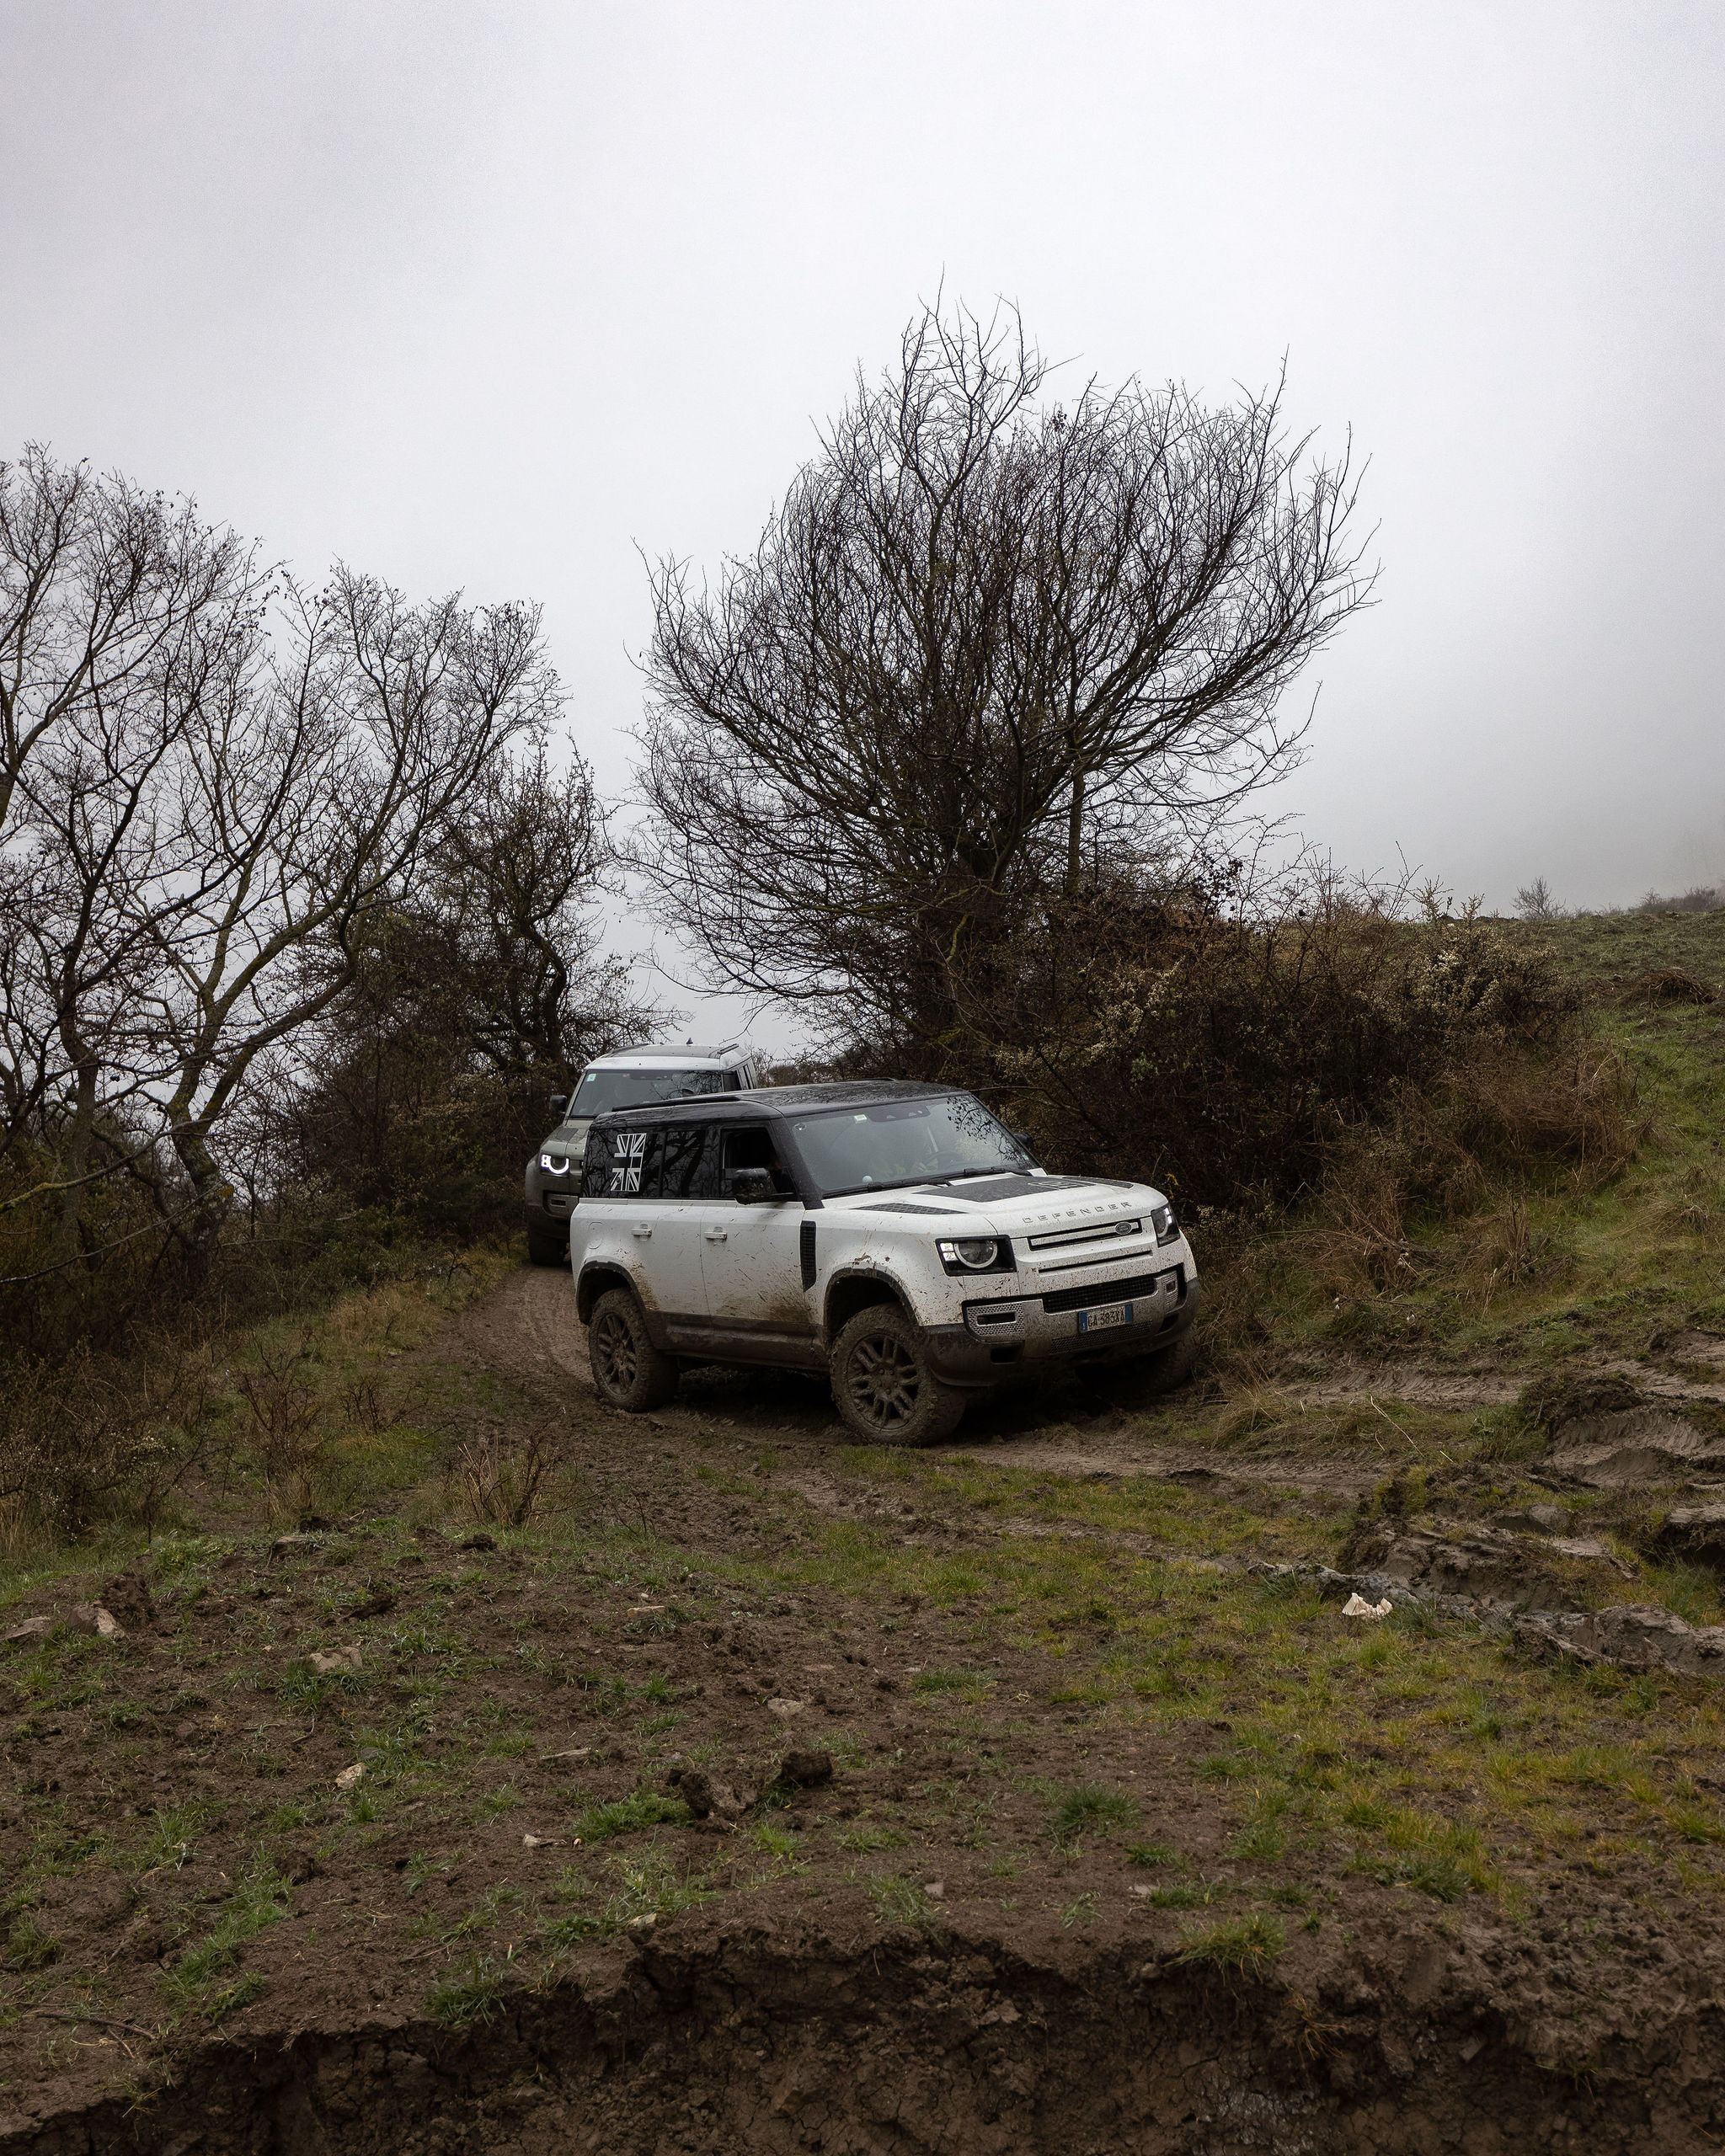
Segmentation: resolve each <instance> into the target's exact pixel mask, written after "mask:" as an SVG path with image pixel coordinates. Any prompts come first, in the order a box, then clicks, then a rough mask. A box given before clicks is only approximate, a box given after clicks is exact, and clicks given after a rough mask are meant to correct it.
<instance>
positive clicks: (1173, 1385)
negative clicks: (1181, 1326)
mask: <svg viewBox="0 0 1725 2156" xmlns="http://www.w3.org/2000/svg"><path fill="white" fill-rule="evenodd" d="M1197 1361H1198V1327H1197V1326H1195V1325H1188V1326H1187V1328H1186V1330H1185V1331H1183V1333H1182V1334H1181V1335H1180V1337H1179V1338H1178V1340H1176V1341H1175V1342H1173V1343H1172V1346H1170V1347H1167V1348H1161V1349H1159V1350H1158V1351H1157V1352H1156V1353H1155V1354H1154V1355H1146V1357H1145V1358H1144V1360H1143V1361H1142V1362H1141V1363H1140V1364H1137V1365H1136V1367H1135V1370H1134V1373H1133V1374H1134V1375H1135V1377H1136V1378H1137V1380H1138V1382H1139V1383H1140V1385H1142V1386H1143V1388H1144V1390H1146V1392H1149V1393H1151V1394H1156V1393H1161V1392H1174V1391H1177V1390H1178V1389H1179V1387H1180V1386H1182V1385H1184V1384H1185V1382H1186V1380H1188V1378H1189V1377H1190V1376H1191V1375H1192V1372H1193V1369H1194V1367H1195V1365H1196V1364H1197Z"/></svg>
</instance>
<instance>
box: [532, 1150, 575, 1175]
mask: <svg viewBox="0 0 1725 2156" xmlns="http://www.w3.org/2000/svg"><path fill="white" fill-rule="evenodd" d="M539 1172H540V1173H541V1174H542V1175H547V1176H566V1175H567V1174H568V1173H569V1155H568V1154H567V1153H542V1154H541V1155H539Z"/></svg>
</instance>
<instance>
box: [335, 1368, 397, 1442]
mask: <svg viewBox="0 0 1725 2156" xmlns="http://www.w3.org/2000/svg"><path fill="white" fill-rule="evenodd" d="M341 1412H342V1413H343V1414H344V1416H345V1417H347V1420H348V1422H349V1423H350V1426H351V1427H352V1428H354V1429H355V1430H363V1431H364V1432H365V1433H366V1435H367V1436H368V1437H373V1438H377V1437H382V1434H383V1433H384V1432H385V1431H386V1430H388V1429H393V1428H394V1427H395V1425H396V1423H398V1422H399V1421H400V1420H401V1413H400V1411H399V1409H398V1408H395V1407H393V1406H390V1404H389V1402H388V1401H387V1400H386V1399H385V1398H384V1396H383V1393H382V1389H381V1388H380V1386H379V1385H378V1383H377V1379H376V1378H375V1377H373V1376H372V1375H371V1373H370V1372H369V1371H368V1372H367V1373H366V1374H365V1375H364V1376H362V1377H358V1378H355V1380H354V1381H353V1383H352V1384H351V1385H347V1386H344V1388H343V1390H342V1395H341Z"/></svg>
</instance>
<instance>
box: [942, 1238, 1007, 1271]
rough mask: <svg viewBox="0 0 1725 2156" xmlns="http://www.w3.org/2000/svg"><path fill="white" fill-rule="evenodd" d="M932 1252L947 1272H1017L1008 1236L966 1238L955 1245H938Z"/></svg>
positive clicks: (960, 1239)
mask: <svg viewBox="0 0 1725 2156" xmlns="http://www.w3.org/2000/svg"><path fill="white" fill-rule="evenodd" d="M934 1247H935V1249H936V1250H937V1251H938V1253H939V1255H940V1262H941V1263H942V1264H943V1266H944V1267H946V1269H947V1271H948V1273H1016V1272H1017V1269H1018V1268H1017V1266H1016V1265H1015V1264H1014V1263H1013V1262H1012V1239H1011V1237H1010V1236H1007V1235H967V1236H963V1237H961V1238H959V1240H958V1241H955V1242H949V1243H948V1242H939V1243H937V1244H936V1245H935V1246H934Z"/></svg>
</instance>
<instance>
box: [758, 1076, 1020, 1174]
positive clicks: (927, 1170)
mask: <svg viewBox="0 0 1725 2156" xmlns="http://www.w3.org/2000/svg"><path fill="white" fill-rule="evenodd" d="M791 1128H792V1129H793V1133H794V1134H795V1136H796V1140H797V1148H798V1151H799V1152H800V1153H801V1154H802V1155H803V1159H804V1163H805V1164H806V1166H807V1167H808V1170H809V1174H810V1175H811V1176H813V1177H814V1181H815V1184H816V1186H817V1187H818V1188H819V1189H820V1194H821V1196H822V1197H823V1198H836V1197H839V1196H841V1194H842V1193H845V1192H846V1191H852V1190H877V1189H879V1188H880V1187H881V1186H882V1185H883V1184H902V1183H909V1182H938V1181H940V1180H941V1179H943V1177H948V1176H966V1175H990V1174H997V1173H998V1172H999V1171H1001V1169H1003V1168H1016V1169H1017V1170H1019V1171H1023V1170H1024V1169H1025V1168H1028V1167H1029V1166H1032V1165H1033V1163H1032V1161H1031V1159H1030V1156H1029V1155H1028V1153H1027V1152H1026V1151H1025V1150H1024V1149H1023V1146H1022V1145H1019V1143H1018V1142H1017V1139H1015V1138H1013V1137H1012V1135H1011V1134H1010V1133H1009V1132H1007V1131H1006V1130H1003V1129H1001V1126H1000V1124H999V1123H996V1121H995V1119H994V1118H993V1117H992V1116H991V1114H990V1113H989V1112H988V1110H987V1109H986V1108H985V1107H983V1105H982V1103H981V1102H980V1101H973V1100H972V1099H971V1098H970V1097H969V1094H968V1093H948V1094H945V1095H943V1096H940V1097H937V1098H935V1099H933V1100H923V1101H877V1102H873V1103H872V1104H871V1105H870V1106H869V1107H862V1108H840V1109H836V1110H829V1111H827V1112H826V1113H824V1114H820V1115H811V1116H809V1117H808V1118H805V1119H804V1121H803V1122H801V1123H793V1125H792V1126H791Z"/></svg>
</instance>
